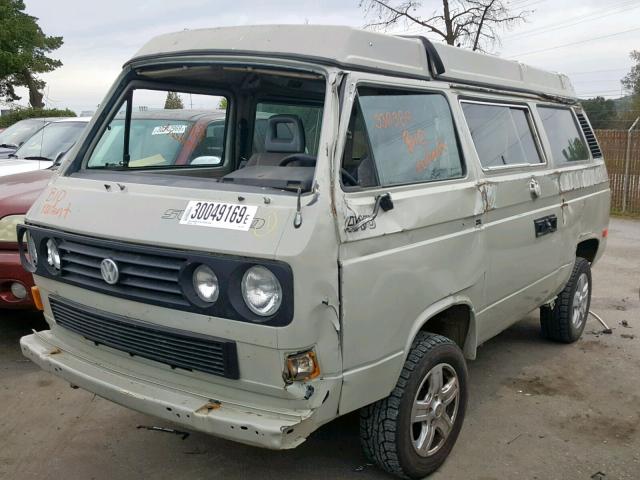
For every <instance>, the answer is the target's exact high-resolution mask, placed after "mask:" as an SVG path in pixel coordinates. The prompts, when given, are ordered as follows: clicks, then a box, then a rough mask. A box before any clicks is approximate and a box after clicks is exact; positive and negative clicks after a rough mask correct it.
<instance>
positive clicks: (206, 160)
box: [190, 155, 222, 166]
mask: <svg viewBox="0 0 640 480" xmlns="http://www.w3.org/2000/svg"><path fill="white" fill-rule="evenodd" d="M221 163H222V158H220V157H217V156H215V155H203V156H201V157H196V158H194V159H193V160H191V162H190V165H212V166H215V165H220V164H221Z"/></svg>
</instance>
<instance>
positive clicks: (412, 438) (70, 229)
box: [18, 26, 609, 478]
mask: <svg viewBox="0 0 640 480" xmlns="http://www.w3.org/2000/svg"><path fill="white" fill-rule="evenodd" d="M176 96H177V98H178V100H176ZM165 98H166V99H167V100H166V102H167V104H168V103H169V100H170V99H172V102H173V103H178V104H181V105H175V106H178V107H182V108H183V109H189V108H191V106H192V105H193V108H198V109H199V110H202V109H207V108H211V109H214V108H217V106H218V105H223V106H224V105H226V113H225V115H224V128H218V129H217V131H216V132H214V131H211V132H209V131H208V130H206V131H203V132H200V133H199V134H198V135H193V134H192V128H194V127H193V125H192V124H191V123H190V122H189V121H188V120H187V118H188V115H185V116H184V118H183V120H176V121H173V120H172V121H170V122H168V123H167V122H164V123H162V124H157V125H153V126H152V128H147V129H145V130H140V131H139V130H138V129H136V128H132V126H131V117H132V112H137V111H140V110H142V111H152V110H153V109H154V108H163V105H165ZM221 98H224V99H225V101H222V102H221V101H220V99H221ZM101 105H102V106H101V108H100V110H99V111H98V112H97V113H96V115H95V117H94V120H93V121H92V123H91V124H90V127H89V128H88V129H87V132H86V134H85V135H84V136H83V138H82V139H81V140H80V141H78V143H77V144H76V146H75V147H74V149H73V150H72V152H71V154H70V156H71V158H70V160H69V161H68V162H67V163H66V164H65V167H64V169H63V170H62V171H61V172H60V173H59V174H57V175H56V177H55V178H54V180H53V181H52V183H51V184H50V185H49V187H48V188H47V190H46V191H45V192H44V193H43V195H42V196H41V197H40V199H39V200H38V201H37V202H36V203H35V204H34V206H33V208H32V209H31V210H30V211H29V213H28V215H27V219H26V225H24V226H20V227H19V228H18V230H19V232H18V234H19V238H20V245H21V255H22V260H23V263H24V265H25V267H26V268H28V269H29V270H30V271H32V272H33V273H34V276H35V280H36V284H37V286H38V287H37V288H38V289H39V290H38V292H39V296H40V298H41V301H42V304H43V308H44V312H45V316H46V319H47V322H48V323H49V326H50V329H49V330H46V331H42V332H37V333H34V334H32V335H28V336H26V337H24V338H22V340H21V344H22V350H23V352H24V354H25V355H26V356H27V357H29V358H31V359H32V360H33V361H35V362H36V363H38V364H39V365H41V366H42V367H43V368H45V369H47V370H49V371H51V372H52V373H54V374H55V375H58V376H61V377H63V378H65V379H66V380H68V381H69V382H70V383H71V384H72V385H75V386H79V387H81V388H84V389H87V390H89V391H91V392H95V393H96V394H98V395H100V396H102V397H104V398H107V399H110V400H112V401H114V402H117V403H119V404H122V405H125V406H128V407H130V408H133V409H135V410H138V411H141V412H144V413H147V414H151V415H155V416H157V417H161V418H163V419H165V420H170V421H172V422H175V423H177V424H180V425H182V426H183V427H187V428H191V429H194V430H199V431H202V432H207V433H211V434H213V435H217V436H220V437H223V438H227V439H232V440H235V441H238V442H243V443H247V444H251V445H257V446H262V447H266V448H272V449H287V448H293V447H296V446H297V445H300V444H301V443H302V442H304V441H305V439H306V438H307V437H308V436H309V434H310V433H311V432H313V431H314V430H316V429H317V428H318V427H319V426H321V425H323V424H324V423H327V422H329V421H330V420H332V419H334V418H336V417H338V416H340V415H344V414H346V413H348V412H352V411H355V410H360V412H361V432H362V445H363V448H364V451H365V453H366V455H367V456H368V457H369V458H370V459H372V460H373V461H375V462H376V463H377V464H378V465H379V466H380V467H382V468H383V469H385V470H387V471H388V472H391V473H393V474H397V475H400V476H405V477H411V478H418V477H422V476H424V475H426V474H428V473H430V472H432V471H434V470H435V469H436V468H437V467H438V466H439V465H440V464H442V462H443V461H444V460H445V458H446V457H447V456H448V455H449V453H450V452H451V449H452V448H453V446H454V444H455V442H456V439H457V437H458V434H459V432H460V429H461V427H462V424H463V420H464V416H465V410H466V404H467V392H468V380H467V370H466V366H465V359H474V358H475V357H476V352H477V350H478V346H479V345H481V344H482V343H483V342H485V341H486V340H488V339H490V338H491V337H493V336H494V335H496V334H498V333H499V332H501V331H502V330H504V329H505V328H507V327H509V326H510V325H511V324H513V323H514V322H516V321H518V320H519V319H520V318H522V317H523V316H524V315H526V314H527V313H528V312H530V311H532V310H534V309H537V308H540V309H541V324H542V333H543V334H544V336H546V337H547V338H549V339H551V340H555V341H560V342H566V343H570V342H574V341H575V340H577V339H578V338H579V337H580V335H581V333H582V331H583V329H584V326H585V322H586V319H587V312H588V310H589V301H590V295H591V289H592V284H591V274H590V267H591V265H592V264H593V263H594V262H596V261H597V260H598V258H599V257H600V256H601V255H602V253H603V251H604V248H605V244H606V237H607V225H608V212H609V187H608V179H607V173H606V170H605V165H604V161H603V158H602V155H601V152H600V150H599V148H598V144H597V142H596V139H595V137H594V134H593V131H592V129H591V126H590V125H589V122H588V120H587V118H586V116H585V114H584V112H583V110H582V109H581V107H580V105H579V103H578V101H577V99H576V96H575V93H574V90H573V88H572V86H571V84H570V82H569V80H568V78H567V77H566V76H564V75H560V74H556V73H550V72H546V71H542V70H539V69H536V68H532V67H528V66H525V65H523V64H520V63H518V62H513V61H507V60H502V59H499V58H495V57H491V56H486V55H481V54H478V53H472V52H470V51H466V50H462V49H458V48H453V47H448V46H443V45H434V44H431V43H430V42H429V41H427V40H426V39H424V38H403V37H397V36H388V35H383V34H376V33H371V32H365V31H359V30H355V29H351V28H347V27H327V26H259V27H237V28H217V29H205V30H194V31H182V32H178V33H174V34H169V35H163V36H160V37H157V38H155V39H153V40H152V41H150V42H149V43H148V44H146V45H145V46H144V47H143V48H142V49H141V50H140V51H139V52H138V53H137V54H136V55H135V56H134V57H133V58H132V59H131V60H130V61H128V62H127V63H126V64H125V66H124V69H123V71H122V74H121V75H120V77H119V78H118V80H117V81H116V83H115V85H114V86H113V88H112V89H111V91H110V92H109V94H108V95H107V97H106V99H105V101H104V102H102V103H101ZM123 118H124V121H123ZM114 122H118V125H117V127H118V128H117V131H116V130H115V129H116V127H115V126H114ZM214 137H215V138H214ZM192 139H195V140H192ZM187 141H197V142H208V143H210V144H211V145H217V146H216V147H215V148H214V147H211V148H214V150H211V148H209V149H208V147H206V145H205V146H204V147H203V148H200V147H199V146H197V147H196V148H195V150H197V151H198V152H202V153H199V154H198V155H197V156H182V157H181V156H179V154H178V152H180V151H182V150H183V149H181V148H180V145H182V144H183V143H184V142H187ZM107 144H108V145H109V148H107V146H106V145H107ZM198 145H199V144H198ZM107 151H108V152H110V153H109V158H106V157H105V155H106V153H105V152H107ZM113 152H116V155H114V154H113Z"/></svg>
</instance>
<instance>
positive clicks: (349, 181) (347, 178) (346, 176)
mask: <svg viewBox="0 0 640 480" xmlns="http://www.w3.org/2000/svg"><path fill="white" fill-rule="evenodd" d="M340 175H342V183H344V184H345V185H349V186H351V187H357V186H358V180H356V178H355V177H354V176H353V175H351V174H350V173H349V172H347V171H346V170H345V169H344V168H341V169H340Z"/></svg>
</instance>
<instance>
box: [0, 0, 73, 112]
mask: <svg viewBox="0 0 640 480" xmlns="http://www.w3.org/2000/svg"><path fill="white" fill-rule="evenodd" d="M24 9H25V5H24V2H23V0H0V99H2V100H4V101H9V102H13V101H15V100H20V97H19V96H18V95H17V94H16V92H15V88H16V87H19V86H24V87H27V88H28V89H29V103H30V104H31V106H32V107H34V108H43V107H44V103H43V102H42V96H43V95H42V93H41V91H42V89H43V88H44V86H45V82H44V81H43V80H40V79H39V78H38V74H40V73H47V72H51V71H53V70H55V69H56V68H58V67H60V66H62V62H61V61H60V60H56V59H53V58H49V57H48V56H47V54H49V53H50V52H52V51H54V50H56V49H58V48H60V46H61V45H62V37H50V36H47V35H45V34H44V32H43V31H42V29H41V28H40V27H39V26H38V19H37V18H36V17H32V16H31V15H28V14H27V13H25V12H24Z"/></svg>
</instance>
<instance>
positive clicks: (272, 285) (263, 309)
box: [242, 266, 282, 317]
mask: <svg viewBox="0 0 640 480" xmlns="http://www.w3.org/2000/svg"><path fill="white" fill-rule="evenodd" d="M242 297H243V298H244V302H245V303H246V304H247V307H249V309H250V310H251V311H252V312H253V313H255V314H257V315H260V316H263V317H267V316H269V315H273V314H274V313H276V312H277V311H278V309H279V308H280V304H281V303H282V286H281V285H280V282H279V281H278V279H277V278H276V276H275V275H274V274H273V273H271V271H270V270H269V269H268V268H265V267H260V266H255V267H251V268H250V269H249V270H247V271H246V272H245V274H244V276H243V277H242Z"/></svg>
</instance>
